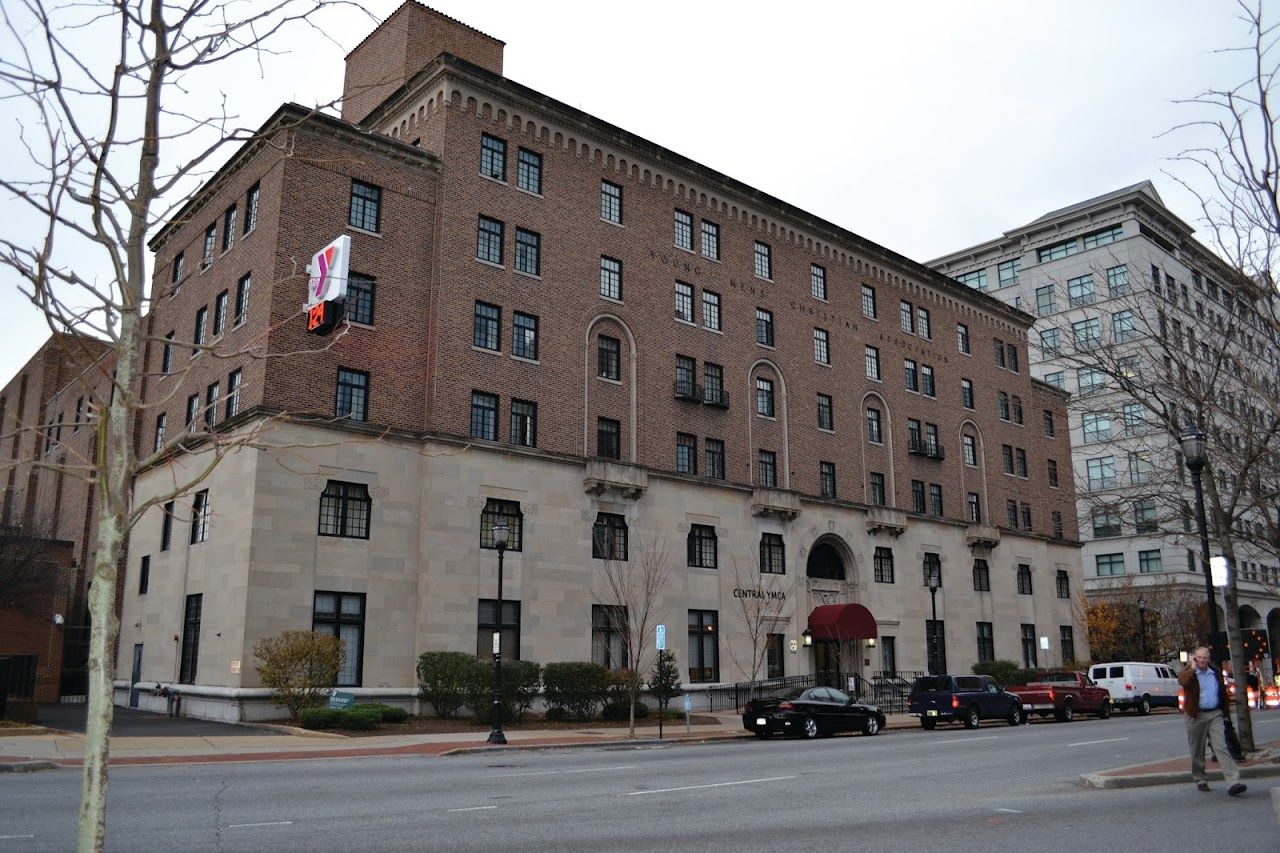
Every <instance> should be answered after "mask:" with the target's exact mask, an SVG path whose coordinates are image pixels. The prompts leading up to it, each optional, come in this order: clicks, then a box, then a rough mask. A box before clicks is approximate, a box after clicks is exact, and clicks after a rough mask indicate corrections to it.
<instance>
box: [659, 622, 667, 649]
mask: <svg viewBox="0 0 1280 853" xmlns="http://www.w3.org/2000/svg"><path fill="white" fill-rule="evenodd" d="M666 650H667V626H666V625H659V626H658V651H660V652H665V651H666Z"/></svg>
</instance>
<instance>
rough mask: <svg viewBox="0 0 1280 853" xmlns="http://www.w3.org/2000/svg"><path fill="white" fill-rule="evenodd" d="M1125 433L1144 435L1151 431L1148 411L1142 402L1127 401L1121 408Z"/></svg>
mask: <svg viewBox="0 0 1280 853" xmlns="http://www.w3.org/2000/svg"><path fill="white" fill-rule="evenodd" d="M1121 413H1122V416H1123V418H1124V432H1125V435H1142V434H1144V433H1146V432H1148V431H1150V425H1149V424H1148V423H1147V413H1146V410H1145V409H1144V408H1143V406H1142V404H1141V403H1125V404H1124V407H1123V408H1122V409H1121Z"/></svg>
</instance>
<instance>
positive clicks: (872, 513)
mask: <svg viewBox="0 0 1280 853" xmlns="http://www.w3.org/2000/svg"><path fill="white" fill-rule="evenodd" d="M906 529H907V514H906V513H905V512H903V511H902V510H900V509H891V508H890V507H887V506H873V507H871V508H870V509H868V510H867V532H868V533H871V534H876V533H888V534H889V535H890V536H900V535H902V533H903V531H905V530H906Z"/></svg>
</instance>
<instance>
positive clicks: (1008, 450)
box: [1000, 444, 1013, 474]
mask: <svg viewBox="0 0 1280 853" xmlns="http://www.w3.org/2000/svg"><path fill="white" fill-rule="evenodd" d="M1000 458H1001V461H1003V462H1004V472H1005V473H1006V474H1012V473H1013V445H1011V444H1002V445H1000Z"/></svg>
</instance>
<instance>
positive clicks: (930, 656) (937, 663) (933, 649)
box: [924, 619, 947, 675]
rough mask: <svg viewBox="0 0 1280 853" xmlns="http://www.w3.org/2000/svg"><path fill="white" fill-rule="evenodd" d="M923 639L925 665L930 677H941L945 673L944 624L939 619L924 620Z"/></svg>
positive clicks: (945, 645) (945, 641)
mask: <svg viewBox="0 0 1280 853" xmlns="http://www.w3.org/2000/svg"><path fill="white" fill-rule="evenodd" d="M924 639H925V646H926V648H927V665H928V668H929V674H930V675H941V674H943V673H945V672H946V671H947V631H946V623H945V622H943V620H941V619H926V620H925V622H924Z"/></svg>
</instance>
